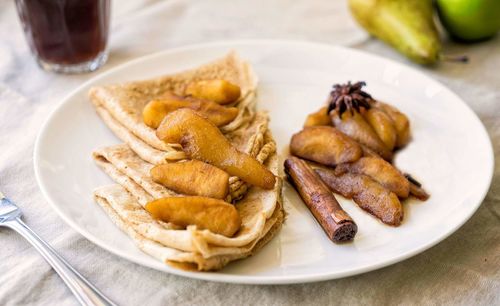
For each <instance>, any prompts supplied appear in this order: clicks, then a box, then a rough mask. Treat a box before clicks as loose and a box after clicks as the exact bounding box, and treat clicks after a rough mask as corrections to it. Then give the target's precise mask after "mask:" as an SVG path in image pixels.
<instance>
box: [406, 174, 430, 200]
mask: <svg viewBox="0 0 500 306" xmlns="http://www.w3.org/2000/svg"><path fill="white" fill-rule="evenodd" d="M405 177H406V178H407V179H408V182H409V183H410V194H411V195H412V196H414V197H415V198H417V199H419V200H420V201H427V199H429V197H430V195H429V194H428V193H427V191H425V190H424V188H422V184H420V183H419V182H418V181H417V180H416V179H414V178H413V177H412V176H411V175H409V174H408V173H405Z"/></svg>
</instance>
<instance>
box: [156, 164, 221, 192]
mask: <svg viewBox="0 0 500 306" xmlns="http://www.w3.org/2000/svg"><path fill="white" fill-rule="evenodd" d="M150 174H151V177H152V178H153V180H154V181H155V182H157V183H159V184H162V185H163V186H165V187H167V188H169V189H172V190H173V191H175V192H178V193H183V194H187V195H196V196H203V197H208V198H215V199H224V198H225V197H226V196H227V193H228V192H229V174H227V173H226V172H225V171H223V170H221V169H219V168H217V167H214V166H212V165H209V164H207V163H204V162H202V161H199V160H189V161H186V162H179V163H168V164H161V165H157V166H154V167H153V168H152V169H151V171H150Z"/></svg>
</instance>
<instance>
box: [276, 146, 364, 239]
mask: <svg viewBox="0 0 500 306" xmlns="http://www.w3.org/2000/svg"><path fill="white" fill-rule="evenodd" d="M285 172H286V174H287V175H288V177H290V179H291V182H292V183H293V185H294V186H295V188H297V190H298V192H299V194H300V196H301V198H302V199H303V200H304V203H305V204H306V206H307V207H308V208H309V210H310V211H311V213H312V214H313V216H314V218H316V220H317V221H318V223H319V224H320V225H321V227H322V228H323V230H324V231H325V233H326V235H327V236H328V238H330V240H332V241H333V242H336V243H338V242H346V241H351V240H353V239H354V236H355V235H356V232H357V230H358V227H357V225H356V223H354V221H353V220H352V219H351V217H350V216H349V215H348V214H347V213H346V212H345V211H344V210H343V209H342V207H341V206H340V204H339V203H338V202H337V199H335V196H334V195H333V194H332V193H331V192H330V190H329V189H328V187H327V186H326V185H325V184H324V183H323V182H322V181H321V179H320V178H319V177H318V175H317V174H316V173H315V172H314V170H313V169H312V168H310V167H309V166H308V165H307V164H306V162H305V161H303V160H301V159H299V158H297V157H293V156H292V157H289V158H288V159H287V160H286V161H285Z"/></svg>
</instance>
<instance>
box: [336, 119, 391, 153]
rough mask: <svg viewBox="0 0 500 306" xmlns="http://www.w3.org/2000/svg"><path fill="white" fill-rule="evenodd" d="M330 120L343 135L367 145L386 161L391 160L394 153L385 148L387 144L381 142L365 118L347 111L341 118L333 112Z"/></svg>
mask: <svg viewBox="0 0 500 306" xmlns="http://www.w3.org/2000/svg"><path fill="white" fill-rule="evenodd" d="M330 119H331V120H332V123H333V125H334V126H335V127H336V128H337V129H338V130H339V131H341V132H342V133H344V134H346V135H347V136H349V137H351V138H352V139H354V140H356V141H357V142H359V143H360V144H362V145H365V146H367V147H369V148H370V149H372V150H373V151H375V152H376V153H378V154H379V155H380V156H382V157H383V158H384V159H391V158H392V152H391V151H390V150H389V149H387V148H386V147H385V144H384V143H383V142H382V140H380V138H379V137H378V135H377V133H375V131H374V130H373V128H372V127H371V126H370V125H369V124H368V122H366V121H365V119H364V118H363V116H362V115H361V114H360V113H359V112H357V111H353V112H352V113H351V112H350V111H346V112H344V113H343V114H342V118H340V117H339V115H338V112H337V111H336V110H333V111H331V112H330Z"/></svg>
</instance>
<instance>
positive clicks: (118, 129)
mask: <svg viewBox="0 0 500 306" xmlns="http://www.w3.org/2000/svg"><path fill="white" fill-rule="evenodd" d="M211 79H224V80H226V81H229V82H231V83H233V84H235V85H238V86H239V87H240V89H241V97H240V99H239V100H238V101H236V102H235V103H234V105H228V106H235V107H237V108H238V109H239V113H238V116H237V117H236V119H235V120H233V121H232V122H230V123H229V124H227V125H225V126H223V127H221V131H222V132H224V133H230V132H233V131H235V130H237V129H239V128H240V127H241V126H242V125H244V124H246V123H248V122H249V121H251V120H252V119H253V117H254V115H255V114H254V109H255V90H256V87H257V77H256V76H255V75H254V73H253V71H252V68H251V66H250V65H249V64H248V63H247V62H245V61H243V60H241V59H240V58H239V56H238V55H237V54H236V53H235V52H230V53H229V54H227V55H226V56H225V57H223V58H221V59H218V60H215V61H213V62H211V63H208V64H205V65H202V66H200V67H198V68H196V69H192V70H188V71H184V72H180V73H177V74H173V75H169V76H163V77H158V78H155V79H151V80H144V81H136V82H129V83H125V84H118V85H108V86H98V87H93V88H91V89H90V91H89V97H90V100H91V101H92V103H93V104H94V106H95V107H96V110H97V113H98V114H99V116H101V118H102V119H103V121H104V122H105V123H106V124H107V125H108V126H109V128H110V129H111V130H112V131H113V132H114V133H115V134H116V136H118V138H120V139H121V140H123V141H124V142H125V143H126V144H128V145H129V146H130V148H131V149H132V150H133V151H134V152H136V153H137V155H139V156H140V157H141V158H142V159H144V160H146V161H148V162H150V163H152V164H161V163H165V162H168V161H175V160H180V159H184V158H186V156H185V154H184V152H182V150H181V147H180V145H179V144H166V143H164V142H163V141H161V140H160V139H158V138H157V137H156V134H155V130H154V129H152V128H150V127H149V126H147V125H145V124H144V122H143V118H142V110H143V109H144V106H146V104H147V103H148V102H150V101H151V100H153V99H161V97H162V96H164V95H165V94H166V93H169V92H170V93H174V94H176V95H180V96H183V95H184V93H185V89H186V87H187V85H188V84H189V83H190V82H192V81H199V80H211ZM229 137H230V136H229Z"/></svg>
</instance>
